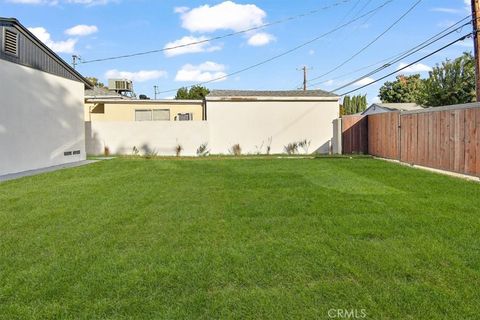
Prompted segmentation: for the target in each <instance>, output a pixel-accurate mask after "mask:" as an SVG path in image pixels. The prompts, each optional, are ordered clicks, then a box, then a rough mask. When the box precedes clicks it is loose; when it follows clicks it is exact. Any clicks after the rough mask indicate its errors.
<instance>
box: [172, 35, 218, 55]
mask: <svg viewBox="0 0 480 320" xmlns="http://www.w3.org/2000/svg"><path fill="white" fill-rule="evenodd" d="M207 39H208V38H207V37H203V36H201V37H194V36H186V37H183V38H181V39H178V40H175V41H172V42H169V43H167V44H166V45H165V47H164V48H171V47H176V46H181V45H186V44H188V43H194V42H200V41H204V40H207ZM221 49H222V48H221V47H220V46H212V45H211V44H210V43H209V42H202V43H199V44H194V45H191V46H184V47H180V48H177V49H172V50H166V51H164V53H165V56H167V57H173V56H178V55H181V54H186V53H197V52H212V51H217V50H221Z"/></svg>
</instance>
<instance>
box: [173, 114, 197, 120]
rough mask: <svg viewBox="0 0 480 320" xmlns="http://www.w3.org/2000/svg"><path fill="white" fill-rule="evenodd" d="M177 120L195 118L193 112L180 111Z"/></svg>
mask: <svg viewBox="0 0 480 320" xmlns="http://www.w3.org/2000/svg"><path fill="white" fill-rule="evenodd" d="M177 120H178V121H191V120H193V114H192V113H179V114H178V115H177Z"/></svg>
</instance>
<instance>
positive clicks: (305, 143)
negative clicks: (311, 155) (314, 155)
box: [298, 139, 312, 154]
mask: <svg viewBox="0 0 480 320" xmlns="http://www.w3.org/2000/svg"><path fill="white" fill-rule="evenodd" d="M311 143H312V141H311V140H308V141H307V139H304V140H302V141H300V142H298V146H299V147H300V148H302V149H303V151H304V152H305V153H306V154H308V149H309V148H310V144H311Z"/></svg>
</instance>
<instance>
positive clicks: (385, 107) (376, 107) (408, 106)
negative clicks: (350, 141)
mask: <svg viewBox="0 0 480 320" xmlns="http://www.w3.org/2000/svg"><path fill="white" fill-rule="evenodd" d="M421 109H423V107H422V106H419V105H418V104H416V103H374V104H372V105H371V106H370V107H368V108H367V109H366V110H365V111H363V112H362V115H366V114H372V113H382V112H393V111H413V110H421Z"/></svg>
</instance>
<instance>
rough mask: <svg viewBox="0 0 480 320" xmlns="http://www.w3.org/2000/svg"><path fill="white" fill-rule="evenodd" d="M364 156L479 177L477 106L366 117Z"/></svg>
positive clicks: (479, 116)
mask: <svg viewBox="0 0 480 320" xmlns="http://www.w3.org/2000/svg"><path fill="white" fill-rule="evenodd" d="M367 139H368V153H369V154H371V155H375V156H378V157H382V158H388V159H395V160H399V161H401V162H405V163H409V164H415V165H421V166H426V167H431V168H436V169H442V170H448V171H453V172H458V173H463V174H468V175H477V176H478V175H480V104H466V105H457V106H449V107H440V108H432V109H425V110H419V111H409V112H402V113H399V112H391V113H382V114H376V115H370V116H368V138H367Z"/></svg>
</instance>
